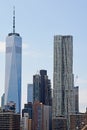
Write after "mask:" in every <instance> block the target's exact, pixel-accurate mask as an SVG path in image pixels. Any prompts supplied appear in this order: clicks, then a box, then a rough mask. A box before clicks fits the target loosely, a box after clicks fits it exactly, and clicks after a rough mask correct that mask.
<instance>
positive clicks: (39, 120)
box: [32, 101, 52, 130]
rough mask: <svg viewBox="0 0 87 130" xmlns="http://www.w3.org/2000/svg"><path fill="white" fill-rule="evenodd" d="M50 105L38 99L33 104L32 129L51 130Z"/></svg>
mask: <svg viewBox="0 0 87 130" xmlns="http://www.w3.org/2000/svg"><path fill="white" fill-rule="evenodd" d="M50 110H51V106H47V105H44V104H42V103H40V102H38V101H36V102H34V104H33V123H32V125H33V130H51V125H52V123H51V120H52V118H51V115H50V114H51V111H50ZM50 123H51V124H50Z"/></svg>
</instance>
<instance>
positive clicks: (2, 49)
mask: <svg viewBox="0 0 87 130" xmlns="http://www.w3.org/2000/svg"><path fill="white" fill-rule="evenodd" d="M4 52H5V42H1V41H0V53H4Z"/></svg>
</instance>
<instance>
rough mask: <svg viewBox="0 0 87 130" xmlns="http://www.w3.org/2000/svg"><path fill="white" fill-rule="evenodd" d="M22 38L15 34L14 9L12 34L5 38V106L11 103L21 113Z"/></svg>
mask: <svg viewBox="0 0 87 130" xmlns="http://www.w3.org/2000/svg"><path fill="white" fill-rule="evenodd" d="M21 67H22V38H21V37H20V35H19V34H18V33H15V8H14V10H13V33H9V34H8V36H7V38H6V64H5V105H6V104H7V103H8V102H10V101H12V102H14V103H15V104H16V112H17V113H20V111H21Z"/></svg>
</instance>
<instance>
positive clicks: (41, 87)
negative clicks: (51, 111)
mask: <svg viewBox="0 0 87 130" xmlns="http://www.w3.org/2000/svg"><path fill="white" fill-rule="evenodd" d="M33 101H34V102H35V101H39V102H42V103H43V104H44V105H49V106H51V105H52V93H51V82H50V80H49V79H48V76H47V71H46V70H40V74H36V75H34V76H33Z"/></svg>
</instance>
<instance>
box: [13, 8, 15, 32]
mask: <svg viewBox="0 0 87 130" xmlns="http://www.w3.org/2000/svg"><path fill="white" fill-rule="evenodd" d="M13 33H15V6H14V7H13Z"/></svg>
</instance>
